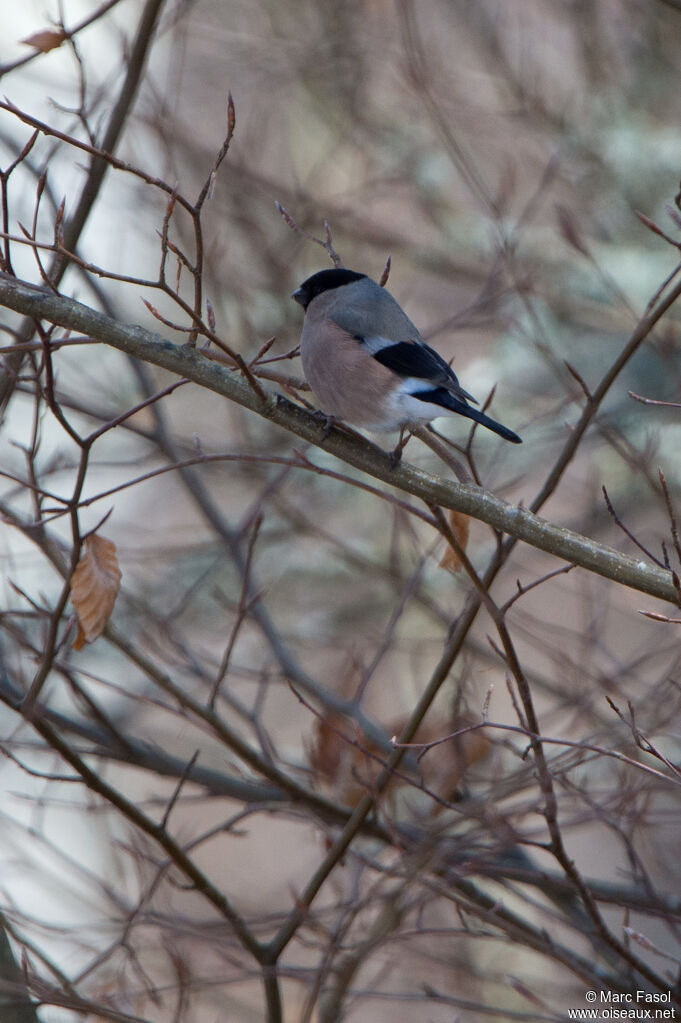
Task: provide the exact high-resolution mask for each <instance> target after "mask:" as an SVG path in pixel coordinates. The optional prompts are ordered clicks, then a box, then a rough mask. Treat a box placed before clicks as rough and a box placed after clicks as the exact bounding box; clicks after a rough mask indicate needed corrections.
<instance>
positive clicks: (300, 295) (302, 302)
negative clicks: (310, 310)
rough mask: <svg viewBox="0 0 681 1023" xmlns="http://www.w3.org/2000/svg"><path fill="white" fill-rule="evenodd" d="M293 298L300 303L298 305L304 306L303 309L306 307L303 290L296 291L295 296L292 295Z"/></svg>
mask: <svg viewBox="0 0 681 1023" xmlns="http://www.w3.org/2000/svg"><path fill="white" fill-rule="evenodd" d="M291 298H292V299H294V300H295V301H296V302H297V303H298V305H302V306H303V308H304V307H305V296H304V294H303V289H302V288H298V289H297V290H296V291H294V292H293V294H292V295H291Z"/></svg>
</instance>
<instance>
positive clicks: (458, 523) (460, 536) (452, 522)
mask: <svg viewBox="0 0 681 1023" xmlns="http://www.w3.org/2000/svg"><path fill="white" fill-rule="evenodd" d="M449 528H450V529H451V531H452V533H453V534H454V536H455V537H456V539H457V540H458V541H459V543H460V544H461V546H462V547H463V549H464V550H466V548H467V546H468V533H469V531H470V528H471V520H470V517H469V516H468V515H464V513H463V512H460V511H450V513H449ZM440 568H446V569H447V571H448V572H459V571H460V570H461V559H460V557H459V555H458V554H457V553H456V551H455V550H454V548H453V547H450V546H449V545H447V550H446V551H445V552H444V554H443V555H442V561H441V562H440Z"/></svg>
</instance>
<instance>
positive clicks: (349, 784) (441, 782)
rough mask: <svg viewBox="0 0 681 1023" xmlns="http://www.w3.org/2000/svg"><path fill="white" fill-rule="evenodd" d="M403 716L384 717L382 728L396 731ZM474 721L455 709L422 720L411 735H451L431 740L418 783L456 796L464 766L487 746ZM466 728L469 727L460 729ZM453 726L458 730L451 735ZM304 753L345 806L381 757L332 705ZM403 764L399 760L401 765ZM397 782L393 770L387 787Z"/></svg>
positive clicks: (420, 738) (366, 785)
mask: <svg viewBox="0 0 681 1023" xmlns="http://www.w3.org/2000/svg"><path fill="white" fill-rule="evenodd" d="M406 721H407V719H406V717H405V718H398V719H395V720H393V721H392V722H389V723H388V725H387V726H386V728H387V732H388V734H390V735H399V734H400V732H401V731H402V729H403V728H404V725H405V724H406ZM479 723H480V722H479V719H477V718H475V717H473V715H472V714H457V715H454V716H453V717H452V718H450V719H449V720H447V719H446V718H442V717H440V718H438V719H437V720H434V721H433V722H432V723H430V722H426V723H422V724H421V725H420V727H419V728H418V729H417V732H416V736H415V738H414V739H413V740H412V742H415V743H424V744H427V743H430V742H434V741H436V740H438V739H442V738H444V737H445V736H447V735H454V736H455V737H454V738H452V739H448V740H447V741H446V742H443V743H440V744H439V745H437V746H434V747H433V748H432V749H431V750H429V751H428V752H427V753H426V754H425V755H424V757H423V758H422V759H421V761H420V764H419V777H420V779H421V780H422V781H423V784H424V785H425V786H426V788H427V789H429V790H430V791H431V792H434V793H435V794H436V795H438V796H439V797H440V798H441V799H444V800H446V801H447V802H452V801H454V800H455V799H456V798H457V791H458V788H459V785H460V783H461V781H462V779H463V776H464V775H465V773H466V770H467V769H468V767H470V765H471V764H475V763H477V761H479V760H482V759H484V758H485V757H486V756H487V755H488V754H489V752H490V750H491V748H492V747H491V743H490V741H489V738H488V737H487V735H486V733H485V730H484V729H480V728H475V727H474V726H476V725H478V724H479ZM471 728H473V730H472V731H466V729H471ZM457 732H462V734H461V735H456V733H457ZM414 752H415V753H417V752H418V750H414ZM307 755H308V760H309V763H310V766H311V767H312V769H313V771H314V772H315V774H316V775H317V776H318V778H319V780H320V781H321V782H323V783H324V785H325V787H327V788H329V789H330V790H331V791H332V792H333V794H334V796H335V797H336V798H339V799H340V800H341V802H343V803H344V804H345V805H346V806H356V805H357V803H358V802H359V801H360V799H361V798H362V796H364V795H365V794H366V793H367V792H370V791H371V790H372V789H373V787H374V786H375V784H376V781H377V779H378V776H379V774H380V772H381V770H382V767H383V762H384V761H385V759H386V757H385V753H383V752H380V751H379V750H378V748H377V747H376V745H375V744H374V743H373V742H372V741H371V740H370V739H367V738H366V736H364V735H363V734H362V733H361V732H360V730H359V728H358V727H357V725H356V724H354V723H353V722H351V721H348V719H347V718H344V717H343V716H342V715H340V714H334V713H333V712H332V711H329V712H327V713H326V714H324V715H323V716H322V717H320V718H318V719H317V721H316V723H315V732H314V740H313V743H312V745H311V747H310V748H309V749H308V750H307ZM404 769H405V768H404V766H403V767H402V768H401V770H404ZM415 780H418V779H415ZM402 784H404V782H403V780H402V779H400V778H399V776H398V777H396V778H394V779H393V781H392V782H391V783H390V786H389V788H390V789H391V790H393V791H394V789H395V788H396V787H399V786H401V785H402ZM441 809H442V807H441V806H440V805H437V804H436V805H435V807H434V811H433V812H434V813H436V814H437V813H439V812H440V810H441Z"/></svg>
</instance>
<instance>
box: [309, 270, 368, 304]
mask: <svg viewBox="0 0 681 1023" xmlns="http://www.w3.org/2000/svg"><path fill="white" fill-rule="evenodd" d="M363 277H366V274H359V273H357V272H356V271H355V270H341V269H338V268H337V267H336V268H335V269H333V270H319V272H318V273H316V274H312V277H308V278H307V280H306V281H303V283H302V284H301V285H300V287H299V288H298V290H297V291H294V292H293V294H292V295H291V298H294V299H295V300H296V302H298V303H299V304H300V305H302V307H303V309H307V307H308V306H309V304H310V302H311V301H312V299H313V298H316V297H317V295H321V294H322V292H324V291H332V290H333V289H334V288H342V287H343V285H344V284H352V282H353V281H361V280H362V278H363Z"/></svg>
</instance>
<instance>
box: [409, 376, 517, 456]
mask: <svg viewBox="0 0 681 1023" xmlns="http://www.w3.org/2000/svg"><path fill="white" fill-rule="evenodd" d="M412 396H413V397H414V398H418V399H419V400H420V401H427V402H429V403H432V404H433V405H439V406H440V407H441V408H446V409H449V411H450V412H458V413H459V415H460V416H466V417H467V418H468V419H474V420H475V422H476V423H480V426H486V427H487V429H488V430H491V431H492V432H493V433H498V434H499V436H500V437H503V438H504V440H510V442H511V444H522V442H523V441H522V437H519V436H518V434H517V433H514V432H513V430H509V429H508V427H506V426H502V425H501V423H497V421H496V419H490V417H489V416H486V415H485V413H484V412H480V410H479V409H477V408H473V406H472V405H469V404H468V402H466V401H461V399H460V398H456V397H455V396H454V395H453V394H452V392H451V391H449V390H447V388H446V387H432V388H428V389H427V390H425V389H424V390H423V391H412Z"/></svg>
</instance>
